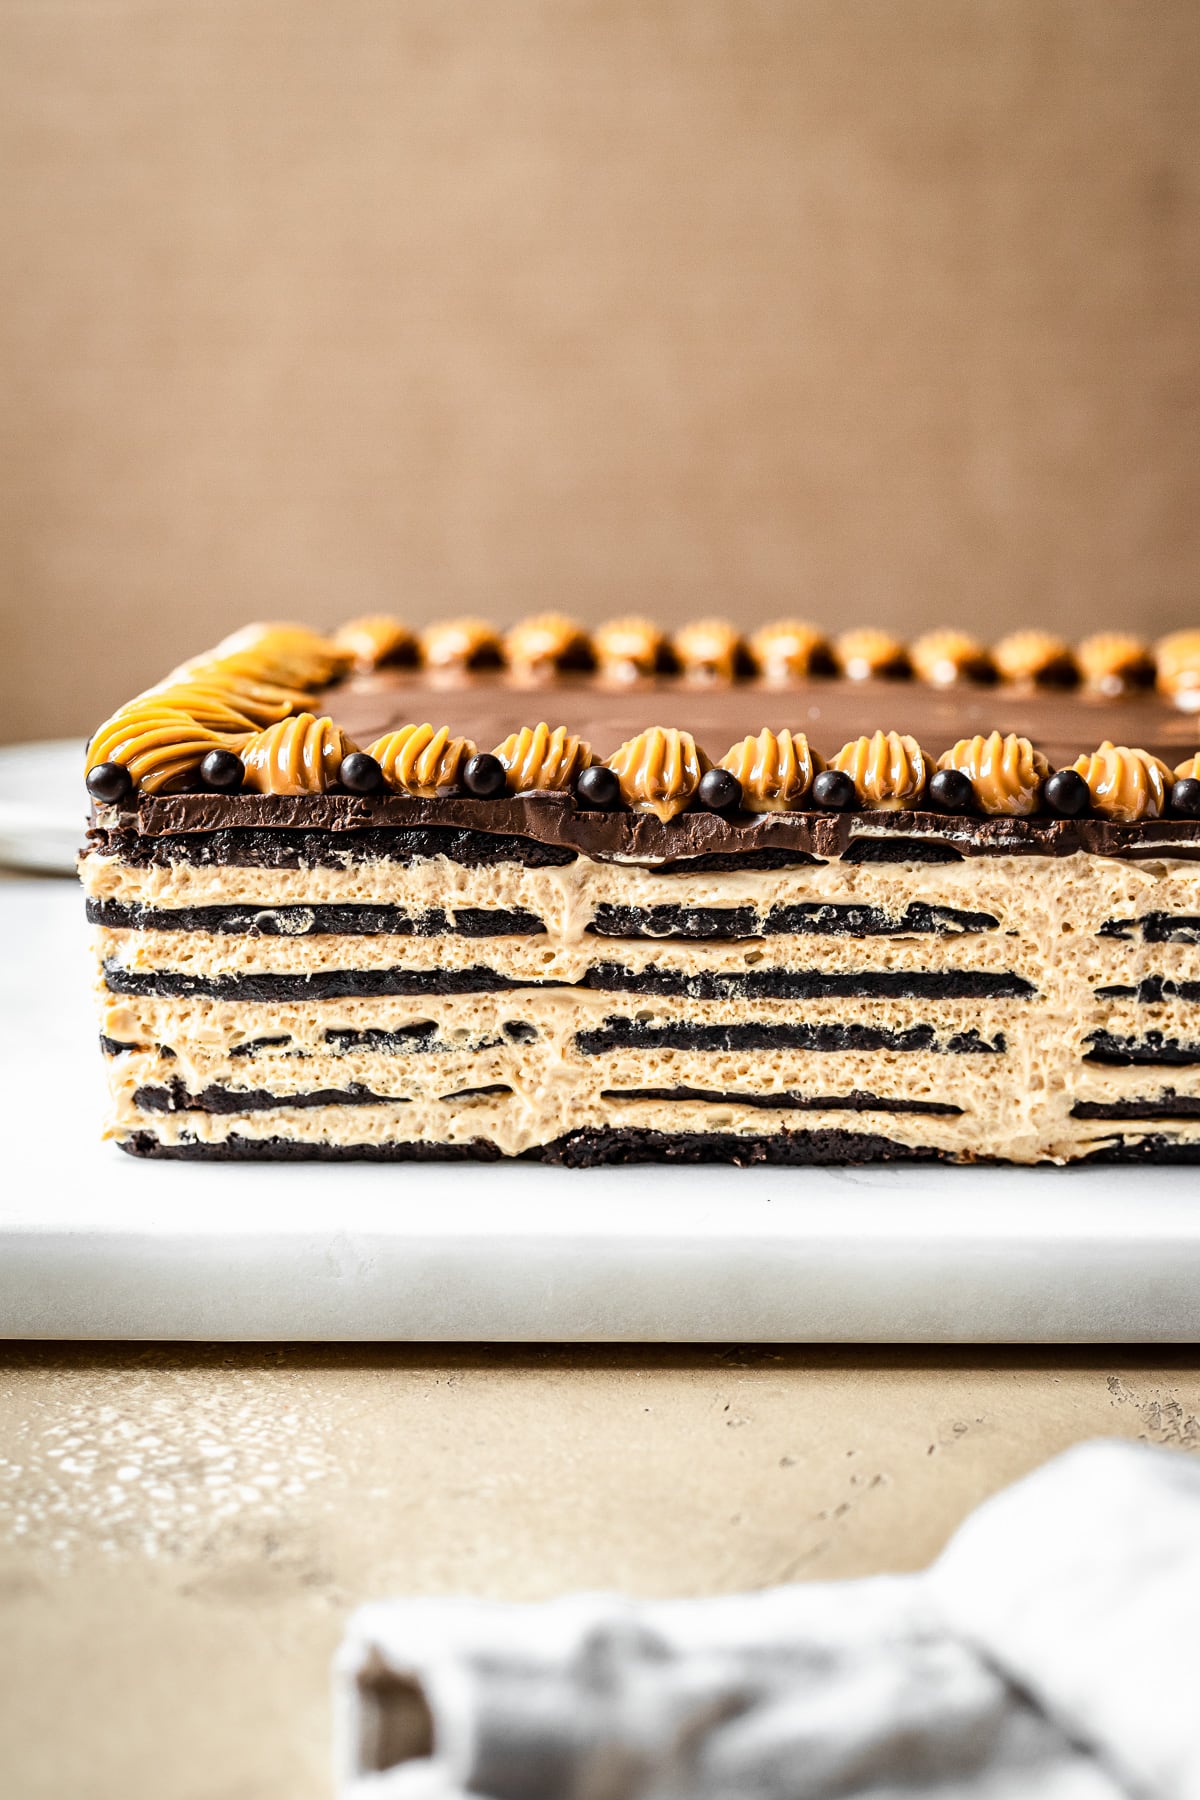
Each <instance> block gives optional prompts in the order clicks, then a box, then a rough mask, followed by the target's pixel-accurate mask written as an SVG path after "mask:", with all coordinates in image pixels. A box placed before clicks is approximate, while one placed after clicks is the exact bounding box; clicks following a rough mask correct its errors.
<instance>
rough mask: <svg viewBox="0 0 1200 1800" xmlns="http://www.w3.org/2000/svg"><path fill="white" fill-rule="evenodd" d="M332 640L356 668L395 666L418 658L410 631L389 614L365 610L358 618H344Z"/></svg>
mask: <svg viewBox="0 0 1200 1800" xmlns="http://www.w3.org/2000/svg"><path fill="white" fill-rule="evenodd" d="M333 641H334V643H335V644H336V645H337V647H338V649H339V650H344V651H345V652H346V654H347V656H349V657H350V659H351V661H352V663H353V664H354V667H355V668H356V669H379V668H384V667H387V666H391V667H397V666H399V665H401V664H408V663H414V662H416V660H417V640H416V637H415V635H414V634H413V632H412V630H411V629H410V628H409V626H407V625H405V624H404V622H403V620H401V619H393V618H392V617H391V615H390V614H388V613H366V614H364V616H363V617H362V618H361V619H347V621H346V623H345V624H344V625H342V626H339V628H338V630H337V633H336V635H335V637H334V640H333Z"/></svg>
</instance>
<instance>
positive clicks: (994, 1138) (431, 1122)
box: [113, 1096, 1200, 1162]
mask: <svg viewBox="0 0 1200 1800" xmlns="http://www.w3.org/2000/svg"><path fill="white" fill-rule="evenodd" d="M622 1128H632V1129H641V1130H651V1131H661V1132H665V1133H672V1134H674V1133H702V1132H722V1133H731V1134H733V1135H735V1136H739V1137H759V1136H763V1135H769V1134H773V1133H779V1132H787V1131H790V1132H797V1131H809V1132H811V1131H835V1132H849V1133H853V1134H863V1133H870V1134H872V1135H874V1136H879V1137H884V1138H887V1139H888V1140H889V1141H890V1142H892V1143H896V1144H903V1145H907V1146H910V1147H913V1148H932V1149H941V1150H945V1151H948V1152H950V1153H951V1154H953V1155H955V1156H957V1157H960V1158H962V1159H964V1160H976V1159H979V1158H986V1157H993V1156H1000V1157H1004V1158H1007V1159H1009V1160H1013V1161H1020V1162H1033V1161H1045V1160H1048V1161H1066V1160H1069V1159H1070V1158H1071V1157H1073V1156H1078V1155H1082V1154H1086V1153H1087V1152H1088V1151H1089V1150H1090V1149H1097V1148H1101V1147H1103V1146H1104V1145H1106V1144H1109V1143H1112V1142H1114V1141H1119V1140H1121V1139H1132V1140H1137V1139H1139V1138H1142V1137H1146V1136H1150V1135H1157V1134H1158V1132H1159V1131H1160V1129H1161V1130H1163V1131H1164V1134H1165V1135H1169V1136H1170V1137H1171V1138H1172V1139H1174V1140H1175V1141H1177V1142H1182V1143H1193V1144H1194V1143H1200V1121H1198V1120H1172V1121H1170V1123H1169V1125H1167V1126H1165V1127H1162V1128H1160V1127H1159V1126H1157V1125H1154V1124H1147V1123H1144V1122H1139V1121H1122V1122H1121V1123H1119V1124H1115V1125H1114V1124H1109V1123H1107V1122H1099V1123H1097V1122H1090V1121H1082V1120H1069V1121H1066V1122H1064V1124H1063V1127H1062V1129H1061V1130H1060V1131H1059V1133H1058V1134H1057V1135H1056V1137H1055V1138H1054V1139H1053V1140H1052V1141H1051V1142H1048V1143H1044V1144H1039V1145H1032V1144H1027V1143H1024V1142H1020V1143H1016V1144H1014V1143H1013V1142H1012V1141H1011V1140H1010V1139H1009V1138H1008V1137H1006V1136H1003V1135H992V1134H988V1133H982V1132H981V1131H980V1129H979V1124H978V1121H972V1120H970V1119H967V1118H944V1117H943V1118H939V1117H933V1116H929V1115H913V1114H903V1113H897V1114H889V1115H881V1114H861V1115H854V1114H847V1113H845V1112H834V1111H830V1112H811V1113H802V1114H797V1113H794V1112H788V1113H783V1112H770V1111H767V1110H765V1109H759V1108H750V1107H739V1106H737V1105H727V1104H723V1105H711V1104H703V1103H697V1102H692V1101H671V1102H664V1101H649V1100H647V1101H632V1102H624V1103H618V1102H613V1101H598V1102H596V1101H590V1100H586V1099H580V1100H578V1101H576V1102H572V1101H570V1100H569V1099H565V1100H564V1104H563V1105H562V1106H561V1107H558V1108H548V1107H541V1108H538V1109H536V1110H534V1109H532V1108H530V1107H529V1106H528V1105H525V1104H523V1103H522V1102H521V1101H520V1099H519V1097H517V1096H511V1097H506V1098H504V1099H500V1100H497V1099H494V1098H481V1099H480V1100H478V1101H477V1102H475V1103H474V1104H471V1103H460V1104H459V1105H457V1106H456V1107H454V1108H452V1109H451V1108H443V1107H440V1106H439V1105H438V1103H437V1102H428V1101H421V1100H415V1101H413V1102H411V1103H409V1104H408V1105H395V1106H354V1107H349V1106H328V1107H313V1108H307V1109H304V1110H297V1109H290V1108H287V1107H281V1108H279V1109H278V1110H276V1111H272V1112H269V1113H247V1114H245V1115H237V1114H200V1113H191V1114H186V1115H167V1116H164V1115H161V1114H147V1115H145V1116H144V1117H141V1118H130V1119H123V1120H122V1121H121V1122H120V1124H119V1125H118V1126H117V1127H116V1128H115V1129H114V1132H113V1135H115V1136H119V1137H126V1136H129V1135H131V1134H132V1132H133V1131H135V1130H142V1131H149V1132H150V1133H152V1134H153V1136H155V1137H156V1138H157V1139H158V1140H159V1141H160V1142H161V1143H164V1144H186V1143H200V1144H220V1143H223V1142H225V1141H226V1140H227V1139H228V1138H230V1137H234V1136H237V1137H244V1138H251V1139H257V1140H261V1139H264V1138H275V1137H279V1138H284V1139H287V1140H288V1141H290V1142H293V1143H302V1144H314V1145H315V1144H345V1145H353V1144H364V1145H366V1144H388V1143H403V1144H413V1143H435V1144H470V1143H471V1142H472V1141H473V1140H476V1139H480V1138H482V1139H484V1140H485V1141H486V1142H488V1143H492V1144H495V1145H496V1146H497V1147H498V1148H499V1149H500V1150H501V1151H502V1153H503V1154H505V1155H507V1156H515V1155H519V1154H520V1153H521V1152H522V1151H523V1150H529V1149H533V1148H535V1147H537V1146H539V1145H542V1144H547V1143H552V1142H554V1141H555V1139H557V1138H560V1137H565V1136H567V1135H568V1134H569V1133H570V1132H572V1131H577V1130H587V1129H605V1130H614V1129H616V1130H619V1129H622Z"/></svg>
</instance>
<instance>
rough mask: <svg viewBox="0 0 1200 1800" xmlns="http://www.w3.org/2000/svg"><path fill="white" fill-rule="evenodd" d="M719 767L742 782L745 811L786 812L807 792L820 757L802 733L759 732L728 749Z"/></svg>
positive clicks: (797, 803)
mask: <svg viewBox="0 0 1200 1800" xmlns="http://www.w3.org/2000/svg"><path fill="white" fill-rule="evenodd" d="M720 766H721V768H723V769H728V770H729V773H730V774H731V775H736V776H737V778H738V780H739V781H740V782H741V784H742V806H743V808H744V810H745V811H746V812H756V813H758V812H787V811H788V809H789V808H790V807H794V806H798V805H799V804H800V802H801V800H803V798H804V796H805V794H807V792H808V790H809V788H810V787H811V786H812V783H813V776H814V775H816V774H817V773H818V772H819V770H820V768H821V759H820V757H819V756H817V755H816V754H815V753H814V752H813V751H812V750H811V749H810V748H809V743H808V739H807V738H806V737H805V736H804V733H803V732H800V731H798V732H797V733H796V734H795V736H793V735H792V733H791V732H790V731H760V732H759V734H758V736H757V737H747V738H743V739H742V741H741V743H740V744H734V745H733V746H732V748H730V749H729V750H727V751H726V752H725V755H724V756H723V757H722V758H721V763H720Z"/></svg>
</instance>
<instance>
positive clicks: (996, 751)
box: [938, 731, 1050, 818]
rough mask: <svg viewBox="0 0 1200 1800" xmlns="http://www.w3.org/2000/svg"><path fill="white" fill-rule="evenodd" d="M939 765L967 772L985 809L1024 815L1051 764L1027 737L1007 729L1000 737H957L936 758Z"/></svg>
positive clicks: (1033, 805) (995, 734)
mask: <svg viewBox="0 0 1200 1800" xmlns="http://www.w3.org/2000/svg"><path fill="white" fill-rule="evenodd" d="M938 768H939V769H957V770H958V771H959V773H960V774H963V775H969V776H970V778H971V785H972V787H973V788H974V789H975V798H976V800H977V801H978V802H979V805H980V806H981V808H982V809H983V811H984V812H985V813H1006V814H1008V815H1009V816H1010V817H1013V818H1025V817H1026V816H1027V815H1028V814H1029V813H1031V812H1035V811H1036V810H1037V804H1038V798H1039V794H1040V790H1041V785H1042V783H1043V781H1045V779H1046V777H1047V775H1048V774H1049V773H1050V764H1049V763H1048V762H1047V761H1046V758H1045V757H1044V756H1043V755H1042V753H1041V751H1040V750H1035V749H1034V747H1033V745H1032V744H1031V743H1030V741H1029V739H1028V738H1023V737H1017V736H1015V735H1014V733H1012V732H1009V734H1008V736H1007V737H1001V735H1000V733H999V732H998V731H993V732H992V733H991V735H990V736H989V737H973V738H960V739H959V741H958V743H957V744H955V746H954V748H953V749H952V750H947V751H946V753H945V755H944V756H940V757H939V758H938Z"/></svg>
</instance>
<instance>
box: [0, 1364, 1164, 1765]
mask: <svg viewBox="0 0 1200 1800" xmlns="http://www.w3.org/2000/svg"><path fill="white" fill-rule="evenodd" d="M1096 1434H1115V1435H1119V1436H1122V1437H1129V1438H1146V1439H1148V1440H1149V1441H1151V1442H1154V1443H1164V1444H1174V1445H1181V1446H1184V1447H1187V1448H1193V1449H1200V1355H1198V1354H1197V1353H1195V1352H1193V1351H1179V1352H1156V1353H1155V1354H1154V1355H1153V1356H1152V1357H1149V1356H1147V1357H1139V1356H1138V1355H1137V1354H1136V1353H1132V1352H1129V1351H1088V1352H1082V1353H1078V1354H1069V1353H1064V1352H1047V1353H1028V1352H1004V1351H990V1352H946V1351H940V1352H912V1351H908V1352H905V1351H900V1352H890V1351H870V1352H854V1351H790V1350H789V1351H766V1350H757V1349H747V1350H742V1349H737V1348H726V1349H721V1350H712V1351H688V1352H674V1351H666V1350H645V1351H643V1350H638V1349H623V1350H619V1351H608V1350H600V1349H595V1350H570V1351H559V1350H554V1349H547V1350H522V1349H505V1350H496V1351H487V1350H481V1351H462V1350H457V1349H449V1348H446V1349H421V1348H407V1349H387V1348H378V1349H376V1348H370V1349H362V1348H358V1349H345V1350H342V1349H334V1348H322V1349H300V1348H279V1349H267V1348H253V1349H239V1348H233V1349H222V1350H211V1351H209V1350H203V1349H201V1350H175V1349H170V1348H151V1349H124V1348H110V1349H104V1350H100V1351H97V1350H92V1349H88V1348H84V1347H64V1348H58V1347H53V1346H42V1347H39V1348H36V1349H30V1348H23V1347H21V1346H15V1345H13V1346H8V1347H7V1348H6V1349H4V1350H3V1351H2V1352H0V1610H2V1611H3V1616H4V1630H3V1632H0V1768H3V1770H4V1775H5V1783H4V1786H5V1793H6V1795H7V1796H11V1797H12V1800H52V1797H53V1800H60V1796H61V1795H63V1794H64V1793H70V1792H76V1793H81V1794H82V1793H86V1794H87V1795H88V1797H89V1800H325V1797H326V1796H328V1794H329V1792H330V1781H329V1774H328V1758H329V1733H330V1716H329V1704H328V1694H329V1685H328V1679H327V1669H328V1662H329V1658H330V1655H331V1654H332V1651H333V1648H334V1646H335V1644H336V1642H337V1640H338V1637H339V1634H340V1631H341V1628H342V1623H343V1620H344V1619H345V1617H346V1616H347V1613H348V1611H349V1609H350V1608H351V1607H352V1606H353V1605H355V1604H356V1603H357V1602H359V1601H360V1600H364V1599H367V1598H371V1597H377V1596H381V1595H385V1594H394V1593H404V1592H409V1593H425V1594H436V1593H450V1592H464V1591H466V1592H473V1593H480V1594H486V1595H493V1596H497V1597H503V1598H540V1597H543V1596H546V1595H550V1594H554V1593H558V1592H561V1591H562V1590H564V1589H569V1588H580V1587H590V1588H597V1587H617V1588H623V1589H627V1590H629V1591H631V1592H634V1593H638V1594H660V1595H661V1594H673V1593H678V1594H703V1593H715V1592H723V1591H729V1590H733V1589H738V1588H752V1587H758V1586H764V1585H768V1584H770V1583H773V1582H780V1581H792V1580H808V1579H814V1580H823V1579H830V1578H838V1577H844V1576H856V1575H863V1574H868V1573H873V1572H876V1571H880V1570H885V1569H909V1568H915V1567H918V1566H920V1565H921V1564H923V1563H925V1562H926V1561H927V1560H928V1559H929V1558H930V1557H931V1556H933V1555H934V1554H935V1553H936V1552H937V1550H938V1549H939V1548H940V1546H941V1545H942V1544H943V1543H944V1541H945V1540H946V1538H947V1537H948V1536H949V1534H950V1532H951V1531H952V1530H953V1529H954V1527H955V1526H956V1525H957V1524H958V1522H959V1521H960V1520H961V1519H962V1518H963V1517H964V1516H965V1514H966V1513H967V1512H968V1511H969V1510H970V1509H971V1508H972V1507H973V1506H975V1505H976V1504H977V1503H978V1502H979V1501H980V1500H981V1499H983V1498H984V1497H985V1496H986V1495H987V1494H989V1493H992V1492H994V1491H995V1490H996V1489H998V1488H1000V1487H1001V1486H1003V1485H1005V1484H1006V1483H1007V1482H1009V1481H1011V1480H1013V1479H1015V1478H1016V1477H1017V1476H1019V1475H1021V1474H1023V1473H1024V1472H1025V1471H1027V1470H1028V1469H1030V1468H1032V1467H1033V1466H1034V1465H1035V1464H1037V1463H1039V1462H1041V1461H1043V1460H1044V1459H1045V1458H1046V1457H1048V1456H1050V1455H1052V1454H1054V1453H1055V1452H1056V1451H1058V1450H1060V1449H1063V1448H1065V1447H1066V1446H1067V1445H1068V1444H1071V1443H1073V1442H1076V1441H1078V1440H1080V1439H1082V1438H1086V1437H1090V1436H1093V1435H1096Z"/></svg>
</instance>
